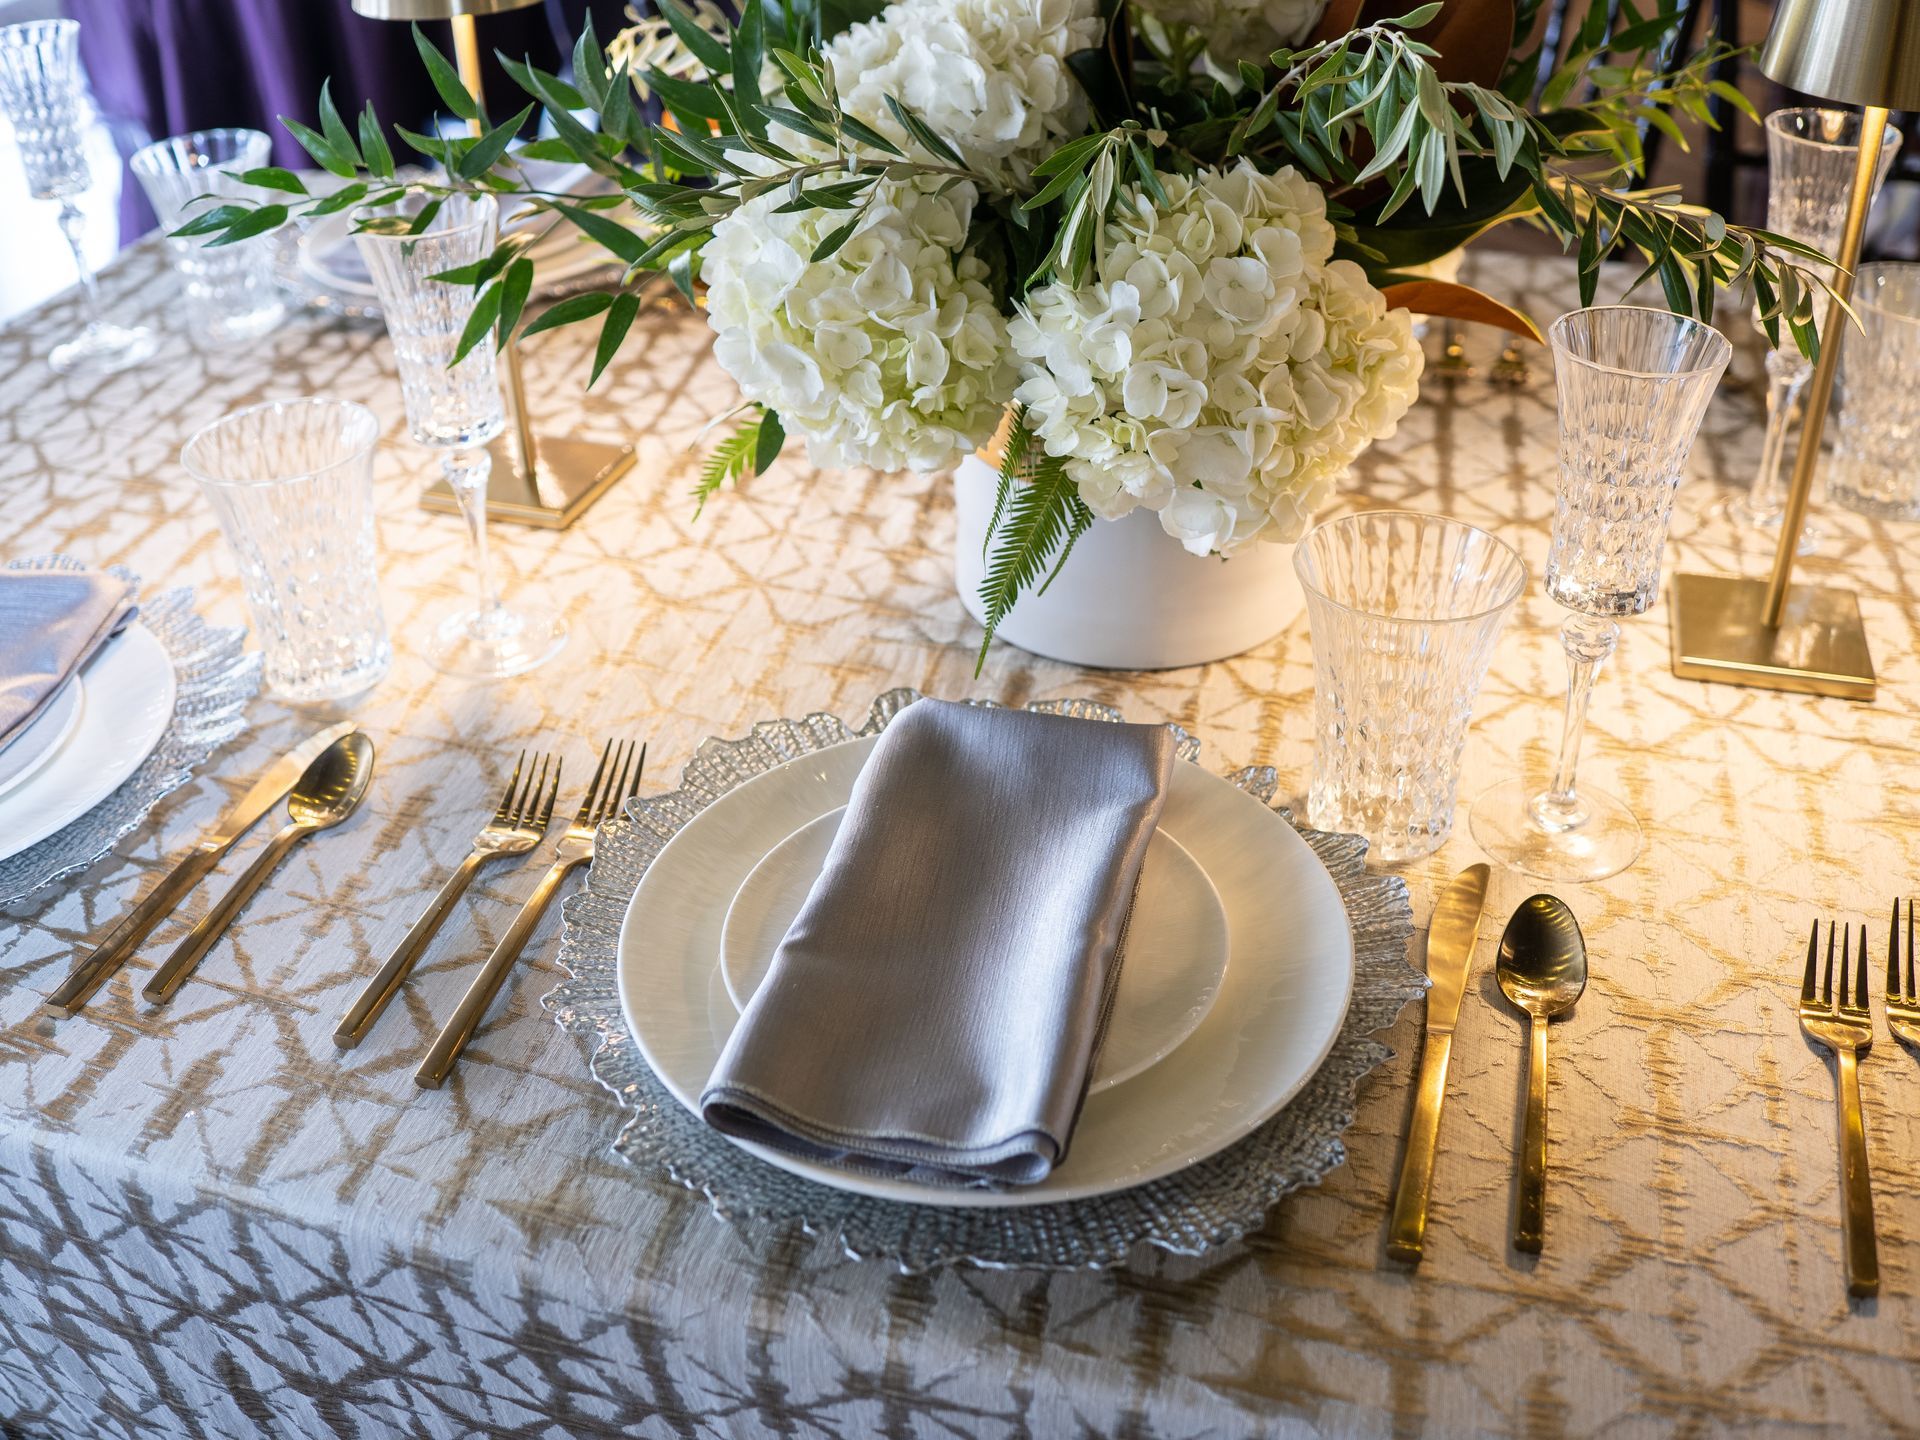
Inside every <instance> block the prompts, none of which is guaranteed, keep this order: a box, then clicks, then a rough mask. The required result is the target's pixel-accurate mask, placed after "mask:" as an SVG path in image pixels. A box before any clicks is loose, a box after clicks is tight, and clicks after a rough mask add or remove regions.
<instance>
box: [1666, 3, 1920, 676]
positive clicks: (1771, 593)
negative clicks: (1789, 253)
mask: <svg viewBox="0 0 1920 1440" xmlns="http://www.w3.org/2000/svg"><path fill="white" fill-rule="evenodd" d="M1760 69H1761V71H1762V72H1763V73H1765V74H1766V75H1767V76H1768V77H1769V78H1770V79H1773V80H1777V81H1779V82H1780V83H1781V84H1782V85H1785V86H1788V87H1789V88H1791V89H1794V90H1799V91H1803V92H1804V93H1806V94H1808V95H1812V96H1815V97H1816V98H1818V99H1822V100H1830V101H1837V102H1839V103H1841V104H1845V105H1858V106H1860V107H1861V109H1862V112H1863V113H1862V115H1861V117H1860V122H1861V123H1860V141H1859V151H1858V158H1857V159H1856V160H1855V162H1854V171H1853V187H1852V193H1851V194H1850V196H1849V197H1848V201H1847V219H1846V228H1845V230H1844V231H1843V232H1842V235H1841V239H1840V253H1839V254H1837V255H1836V256H1834V259H1835V261H1836V262H1837V263H1838V265H1839V270H1838V272H1837V273H1836V274H1835V276H1834V287H1833V288H1834V290H1835V291H1836V292H1837V294H1838V296H1839V298H1838V299H1836V300H1834V301H1832V302H1831V303H1829V305H1828V307H1827V316H1826V322H1825V324H1824V325H1822V327H1821V330H1820V359H1819V361H1818V363H1817V364H1816V365H1815V366H1814V371H1813V383H1812V385H1811V386H1810V387H1809V389H1808V392H1807V402H1806V421H1805V423H1804V426H1803V428H1802V430H1801V435H1800V450H1799V454H1798V455H1797V456H1796V457H1795V459H1794V465H1793V483H1792V486H1791V488H1790V489H1789V491H1788V495H1787V509H1786V514H1785V515H1784V517H1782V519H1781V521H1780V542H1779V546H1778V548H1777V549H1776V550H1775V552H1774V557H1773V574H1772V575H1771V577H1770V578H1768V579H1767V580H1765V581H1760V580H1746V579H1737V578H1728V577H1726V576H1720V575H1676V576H1675V577H1674V584H1673V605H1674V617H1673V673H1674V674H1676V675H1678V676H1680V677H1682V678H1683V679H1688V680H1718V681H1721V682H1723V683H1726V684H1731V685H1757V686H1760V687H1762V688H1765V689H1768V690H1792V691H1798V692H1800V693H1802V694H1808V695H1837V696H1841V697H1844V698H1845V699H1849V700H1871V699H1872V698H1873V696H1874V688H1875V686H1874V674H1873V657H1872V655H1871V654H1870V653H1869V652H1868V649H1867V635H1866V629H1865V627H1864V626H1863V625H1862V624H1861V621H1860V601H1859V597H1858V596H1856V595H1855V594H1854V592H1853V591H1851V590H1840V589H1833V588H1829V587H1827V586H1820V585H1798V586H1796V585H1794V584H1793V583H1792V582H1793V562H1794V555H1795V551H1796V550H1797V549H1798V546H1799V540H1800V529H1801V526H1802V525H1803V524H1804V523H1805V521H1806V514H1807V499H1808V497H1809V495H1810V494H1811V493H1812V490H1813V475H1814V471H1815V470H1816V469H1817V468H1818V467H1819V464H1820V436H1821V432H1822V431H1823V430H1824V429H1825V428H1826V420H1827V404H1828V402H1829V400H1831V399H1832V396H1833V378H1834V372H1835V370H1836V368H1837V367H1838V365H1839V363H1840V348H1841V345H1842V344H1843V343H1844V340H1845V335H1846V327H1847V325H1848V324H1849V323H1851V322H1850V321H1849V320H1848V318H1847V313H1846V308H1845V304H1844V302H1845V301H1846V300H1848V299H1849V298H1850V297H1851V296H1852V294H1853V272H1854V269H1855V267H1856V266H1857V265H1858V264H1859V261H1860V240H1861V236H1862V235H1863V234H1864V232H1865V230H1866V225H1867V210H1868V207H1869V206H1870V205H1871V204H1872V201H1873V181H1874V170H1875V167H1876V164H1877V162H1878V159H1879V155H1880V142H1881V137H1882V135H1883V134H1884V132H1885V130H1886V124H1887V111H1888V110H1920V4H1916V3H1914V0H1781V3H1780V8H1779V10H1778V11H1777V12H1776V14H1775V16H1774V21H1773V28H1772V29H1771V30H1770V31H1769V32H1768V34H1767V43H1766V47H1765V49H1763V50H1762V51H1761V53H1760Z"/></svg>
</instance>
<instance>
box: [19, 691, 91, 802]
mask: <svg viewBox="0 0 1920 1440" xmlns="http://www.w3.org/2000/svg"><path fill="white" fill-rule="evenodd" d="M85 690H86V686H85V685H84V684H83V683H82V682H81V679H80V677H79V676H78V675H76V676H74V677H73V678H72V679H71V680H69V681H68V682H67V683H66V686H65V687H64V688H63V689H62V690H61V691H60V693H59V694H58V695H56V696H54V697H53V703H52V704H51V705H49V706H47V708H46V709H45V710H42V711H41V712H40V714H39V716H38V717H37V718H36V719H35V720H34V722H33V723H32V724H31V725H29V726H28V727H27V728H26V731H25V733H24V734H22V735H21V736H20V738H19V739H17V740H15V741H14V742H13V743H12V744H11V745H9V746H7V748H6V749H4V750H0V795H4V794H6V793H7V792H8V791H9V790H11V789H13V788H14V787H16V786H17V785H19V784H20V783H21V782H22V781H23V780H25V779H26V778H27V777H28V776H29V775H31V774H33V772H34V771H36V770H38V769H39V768H40V767H41V766H42V765H45V764H46V763H47V762H48V761H49V760H51V759H53V757H54V755H55V754H56V753H58V751H59V749H60V747H61V746H62V745H63V744H65V743H66V739H67V737H68V736H69V735H71V734H73V727H74V726H76V725H78V724H79V723H80V708H81V706H82V705H84V704H85V703H86V701H85V699H84V698H83V697H84V692H85Z"/></svg>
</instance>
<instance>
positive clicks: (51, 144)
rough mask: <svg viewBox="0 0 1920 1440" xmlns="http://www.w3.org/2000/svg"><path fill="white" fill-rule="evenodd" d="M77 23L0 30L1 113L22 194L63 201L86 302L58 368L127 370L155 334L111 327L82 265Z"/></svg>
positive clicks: (83, 182) (82, 131)
mask: <svg viewBox="0 0 1920 1440" xmlns="http://www.w3.org/2000/svg"><path fill="white" fill-rule="evenodd" d="M79 42H80V25H79V22H78V21H74V20H31V21H27V22H25V23H22V24H15V25H0V112H3V113H4V114H5V115H6V117H7V118H8V120H10V121H12V123H13V133H14V138H15V139H16V140H17V141H18V142H19V146H20V161H21V164H22V165H23V166H24V167H25V169H26V172H27V191H28V193H29V194H31V195H32V196H33V198H34V199H36V200H58V201H59V202H60V230H61V233H62V234H64V235H65V236H66V237H67V244H68V245H69V246H70V247H71V248H72V250H73V263H74V265H75V267H76V268H77V269H78V270H79V272H80V292H81V296H82V299H83V300H84V302H85V304H86V310H87V328H86V329H85V330H83V331H81V332H80V334H78V335H76V336H75V337H74V338H73V339H71V340H68V341H66V342H64V343H62V344H59V345H56V346H54V347H53V353H52V354H50V355H49V356H48V357H47V362H48V363H49V364H50V365H52V366H53V368H54V369H55V370H58V371H60V372H62V373H65V372H67V371H70V370H100V371H110V370H124V369H126V368H127V367H128V366H130V365H138V364H139V363H140V362H141V361H142V360H145V359H146V358H147V357H148V356H149V355H151V354H153V349H154V344H155V341H154V337H153V332H152V331H150V330H147V329H144V328H140V327H135V328H132V329H128V328H124V327H122V326H119V325H113V324H109V323H108V322H107V320H106V318H105V316H104V314H103V312H102V311H101V308H100V287H99V285H98V283H97V282H96V281H95V280H94V275H93V267H92V266H91V265H89V264H88V263H87V251H86V245H85V242H84V236H85V230H86V223H87V221H86V216H84V215H82V214H81V213H80V207H79V205H78V204H77V203H75V202H76V197H77V196H79V195H82V194H84V193H85V192H86V189H87V186H88V184H89V183H90V182H91V179H92V176H91V175H90V174H89V172H88V170H87V143H86V135H87V132H86V120H87V108H86V102H85V97H84V95H83V94H82V91H81V85H80V60H79Z"/></svg>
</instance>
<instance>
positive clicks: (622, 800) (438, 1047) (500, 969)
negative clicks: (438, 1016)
mask: <svg viewBox="0 0 1920 1440" xmlns="http://www.w3.org/2000/svg"><path fill="white" fill-rule="evenodd" d="M646 768H647V747H646V746H645V745H642V746H641V747H640V751H639V758H638V759H637V760H636V759H635V757H634V748H633V742H632V741H631V740H629V741H627V742H626V743H625V744H624V745H619V746H616V745H615V744H614V742H613V741H611V740H609V741H608V742H607V747H606V749H604V750H602V751H601V752H600V764H599V766H598V767H597V768H596V769H595V770H594V772H593V779H592V781H591V782H589V784H588V785H587V795H586V798H585V799H584V800H582V801H581V802H580V810H579V812H578V813H577V814H576V815H575V816H574V817H573V823H572V824H571V825H569V826H567V833H566V834H565V835H563V836H561V837H560V844H559V846H558V847H557V848H556V849H555V850H554V856H553V864H551V865H550V866H548V867H547V873H546V874H545V875H543V876H541V877H540V883H539V884H538V885H536V886H535V887H534V890H533V894H531V895H530V896H528V897H527V903H526V904H524V905H522V906H521V907H520V913H519V914H518V915H516V916H514V917H513V924H512V925H510V926H508V927H507V933H506V934H505V935H504V936H502V937H501V939H500V943H499V944H498V945H496V946H494V947H493V953H492V954H491V955H489V956H488V957H487V963H486V964H485V965H483V966H481V967H480V973H479V974H478V975H476V976H474V978H473V984H472V985H471V986H469V987H468V989H467V993H466V994H465V995H464V996H462V997H461V1000H460V1005H459V1008H458V1009H456V1010H455V1011H454V1012H453V1018H452V1019H450V1020H448V1021H447V1023H446V1027H445V1028H444V1029H442V1030H441V1032H440V1034H439V1036H438V1037H437V1038H436V1039H435V1040H434V1042H433V1047H432V1048H431V1049H430V1050H428V1051H427V1057H426V1059H424V1060H422V1061H421V1062H420V1068H419V1069H418V1070H416V1071H414V1072H413V1079H414V1083H415V1084H416V1085H419V1086H421V1087H422V1088H423V1089H427V1090H438V1089H439V1088H440V1086H441V1085H442V1084H443V1083H444V1082H445V1080H446V1078H447V1076H448V1075H450V1074H452V1073H453V1067H454V1063H455V1062H456V1061H458V1060H459V1058H460V1052H461V1051H462V1050H465V1049H466V1048H467V1041H469V1040H471V1039H472V1038H473V1032H474V1031H476V1030H478V1029H479V1028H480V1022H481V1021H482V1020H484V1019H485V1018H486V1015H487V1007H488V1006H490V1005H492V1004H493V997H494V995H495V994H496V993H497V992H498V991H499V989H500V982H501V981H503V980H505V979H506V978H507V972H508V971H509V970H511V969H512V968H513V962H514V961H515V960H517V959H519V958H520V951H521V949H522V948H523V947H524V946H525V945H526V943H527V939H528V937H529V936H531V935H532V934H533V932H534V930H535V929H536V928H537V927H538V926H539V924H540V917H541V916H542V915H544V914H546V911H547V906H548V904H549V903H551V902H552V900H553V897H554V894H555V892H556V891H558V890H559V888H560V882H561V881H563V880H565V879H566V878H567V875H568V874H569V872H571V871H572V870H573V869H574V868H575V867H577V866H580V865H591V864H592V863H593V837H594V833H595V832H596V831H597V830H599V828H600V827H601V825H603V824H605V823H606V822H607V821H608V820H611V819H613V818H614V817H615V816H616V815H618V814H619V813H620V808H621V806H623V805H624V804H626V802H627V801H628V799H630V798H631V797H632V796H633V794H634V792H635V791H636V790H638V789H639V788H640V773H641V772H642V771H643V770H645V769H646ZM602 780H604V781H605V782H606V783H605V784H604V785H603V784H602V783H601V781H602Z"/></svg>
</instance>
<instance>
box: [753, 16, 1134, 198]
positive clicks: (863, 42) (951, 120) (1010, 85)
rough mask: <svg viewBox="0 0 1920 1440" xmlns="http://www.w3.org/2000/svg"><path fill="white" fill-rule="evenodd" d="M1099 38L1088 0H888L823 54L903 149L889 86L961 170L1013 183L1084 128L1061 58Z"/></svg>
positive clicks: (862, 114) (1082, 99)
mask: <svg viewBox="0 0 1920 1440" xmlns="http://www.w3.org/2000/svg"><path fill="white" fill-rule="evenodd" d="M1100 37H1101V22H1100V18H1099V11H1098V6H1097V4H1096V0H896V3H895V4H892V5H889V6H888V7H887V8H886V9H885V10H884V11H882V12H881V13H880V14H879V15H878V16H876V17H875V18H874V19H872V20H868V21H864V22H862V23H861V24H858V25H855V26H853V27H852V28H850V29H848V30H846V31H844V32H842V33H841V34H839V35H837V36H835V37H834V38H833V39H832V40H831V41H829V42H828V43H827V46H826V48H825V57H826V64H827V70H828V73H829V75H830V76H831V77H832V80H833V85H834V89H835V90H836V91H837V92H838V94H839V97H840V104H841V106H842V107H843V108H844V109H845V110H846V112H847V113H848V114H850V115H852V116H854V117H855V118H856V119H859V120H864V121H865V122H866V123H867V124H869V125H871V126H873V127H874V128H875V129H876V130H878V131H880V133H881V134H883V135H885V136H886V137H887V138H888V139H890V140H892V141H894V142H896V143H898V144H900V145H901V147H902V148H903V149H907V148H908V147H907V145H906V143H905V142H906V132H905V131H904V130H903V129H902V128H901V126H900V124H899V122H897V121H896V120H895V119H894V118H893V112H892V111H891V110H889V109H888V108H887V98H886V97H887V96H889V95H892V96H893V97H895V98H896V99H898V100H899V101H900V102H901V103H902V104H904V105H906V106H907V108H908V109H910V110H912V111H914V112H915V113H916V114H918V115H919V116H920V117H921V118H922V119H923V120H925V121H926V122H927V124H928V125H929V126H931V127H932V129H933V132H934V133H935V134H936V135H939V136H940V137H941V138H942V139H944V140H946V141H947V142H948V143H949V144H951V145H952V146H953V147H954V148H955V149H956V150H957V151H958V152H959V153H960V156H961V158H962V159H964V160H965V161H966V162H967V166H968V168H969V169H971V170H973V171H974V172H975V173H976V174H978V175H981V176H983V177H986V178H988V179H991V180H993V181H995V182H997V183H998V184H1000V185H1002V186H1004V187H1005V188H1007V189H1016V188H1019V187H1021V186H1023V185H1025V184H1026V182H1027V179H1028V177H1029V176H1030V175H1031V173H1032V171H1033V167H1034V166H1035V165H1037V164H1038V163H1039V162H1040V161H1041V160H1043V159H1045V158H1046V157H1047V156H1048V155H1049V154H1051V153H1052V152H1053V151H1054V150H1056V149H1058V148H1059V147H1060V145H1061V144H1062V143H1063V142H1065V141H1067V140H1070V139H1073V138H1074V137H1076V136H1078V135H1079V134H1081V133H1082V131H1084V130H1085V128H1086V119H1087V103H1086V96H1085V94H1084V93H1083V92H1082V91H1081V89H1080V85H1079V82H1078V81H1076V80H1075V79H1074V78H1073V72H1072V71H1070V70H1068V69H1067V65H1066V57H1067V56H1068V55H1071V54H1072V53H1073V52H1074V51H1076V50H1086V49H1090V48H1091V47H1093V46H1095V45H1097V44H1099V42H1100ZM783 143H784V135H783Z"/></svg>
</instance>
